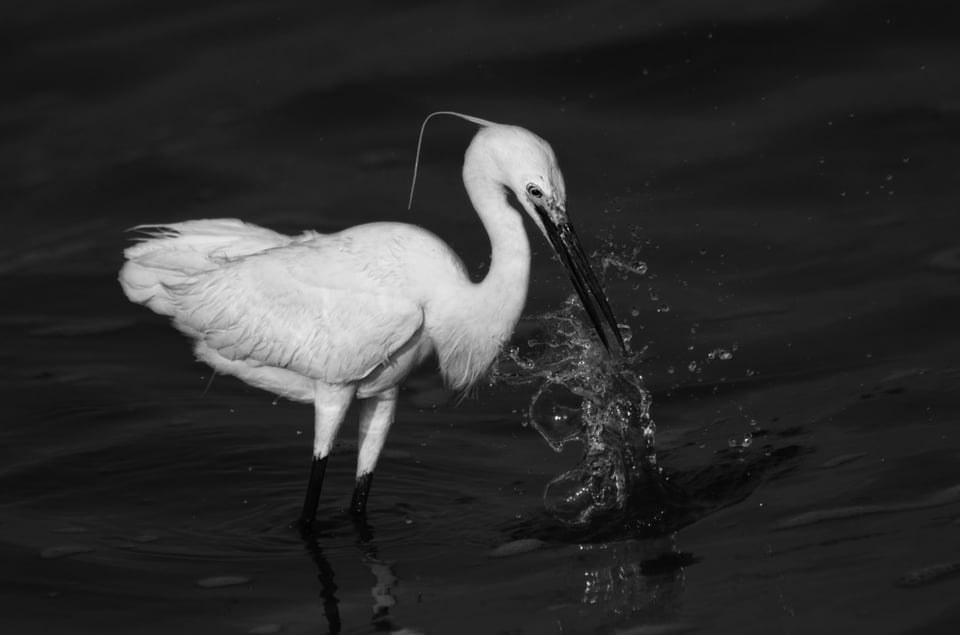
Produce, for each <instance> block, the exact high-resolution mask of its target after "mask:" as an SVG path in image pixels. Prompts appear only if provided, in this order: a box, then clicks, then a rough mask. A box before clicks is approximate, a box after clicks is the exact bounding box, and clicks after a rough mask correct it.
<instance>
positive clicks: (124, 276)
mask: <svg viewBox="0 0 960 635" xmlns="http://www.w3.org/2000/svg"><path fill="white" fill-rule="evenodd" d="M132 229H133V230H135V231H139V232H141V233H142V234H143V237H141V238H139V242H137V243H136V244H134V245H131V246H130V247H128V248H127V249H126V250H124V252H123V255H124V257H125V258H126V259H127V262H126V263H125V264H124V266H123V268H122V269H121V270H120V286H121V287H122V288H123V292H124V293H125V294H126V295H127V298H129V299H130V301H131V302H136V303H137V304H144V305H146V306H148V307H149V308H150V309H152V310H153V311H156V312H157V313H160V314H162V315H173V311H174V306H173V303H172V301H171V289H174V288H176V287H177V286H178V285H181V284H183V283H185V282H189V281H190V280H191V279H194V278H195V277H196V276H198V275H200V274H202V273H204V272H206V271H210V270H212V269H215V268H217V267H218V266H220V265H221V264H222V263H224V262H226V261H228V260H231V259H235V258H242V257H243V256H249V255H250V254H254V253H257V252H260V251H264V250H266V249H271V248H274V247H280V246H282V245H286V244H289V243H290V242H292V241H293V240H294V239H293V238H291V237H289V236H285V235H283V234H279V233H277V232H275V231H272V230H269V229H265V228H263V227H258V226H257V225H251V224H249V223H244V222H243V221H239V220H236V219H233V218H218V219H205V220H191V221H186V222H182V223H170V224H166V225H139V226H137V227H134V228H132Z"/></svg>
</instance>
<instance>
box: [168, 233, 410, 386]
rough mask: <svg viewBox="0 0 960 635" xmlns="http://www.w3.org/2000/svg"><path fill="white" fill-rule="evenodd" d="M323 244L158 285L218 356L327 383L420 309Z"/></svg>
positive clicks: (343, 378) (364, 365) (180, 323)
mask: <svg viewBox="0 0 960 635" xmlns="http://www.w3.org/2000/svg"><path fill="white" fill-rule="evenodd" d="M338 253H339V252H338V251H337V249H336V248H335V247H333V246H329V245H328V246H326V247H324V248H319V249H318V248H316V246H312V247H311V246H309V245H303V244H295V245H288V246H284V247H278V248H275V249H271V250H268V251H265V252H261V253H256V254H252V255H250V256H247V257H243V258H239V259H235V260H229V261H226V262H222V263H221V264H220V266H219V267H217V268H216V269H213V270H210V271H206V272H202V273H200V274H197V275H195V276H192V277H191V278H190V279H188V280H186V281H184V282H182V283H180V284H177V285H175V286H173V287H170V288H168V289H167V292H168V294H169V297H170V298H171V300H172V302H173V304H174V306H175V310H174V311H173V318H174V323H175V324H176V326H177V327H178V328H179V329H180V330H182V331H184V332H185V333H187V334H189V335H192V336H194V337H196V338H198V339H201V340H203V342H204V343H205V344H206V345H207V346H209V347H210V348H212V349H214V350H216V351H217V352H218V353H219V354H220V355H222V356H223V357H225V358H227V359H231V360H244V361H246V362H247V363H251V364H254V365H264V366H276V367H280V368H287V369H290V370H292V371H295V372H297V373H299V374H301V375H304V376H307V377H310V378H313V379H317V380H321V381H324V382H327V383H342V382H348V381H357V380H360V379H362V378H364V377H366V376H367V375H368V374H370V373H371V372H372V371H373V370H374V369H376V368H377V367H378V366H380V365H382V364H384V363H386V362H388V361H389V359H390V357H391V355H393V354H394V353H395V352H396V351H397V350H398V349H400V348H401V347H402V346H403V345H404V344H406V343H407V342H408V341H409V340H410V339H411V338H412V337H414V336H415V335H416V333H417V332H418V331H419V330H420V329H421V327H422V325H423V309H422V307H421V306H420V305H419V304H418V303H417V302H415V301H413V300H410V299H408V298H406V297H404V296H402V295H400V294H399V293H398V292H397V289H396V287H395V286H391V284H390V281H389V280H385V279H383V278H377V277H373V276H370V275H369V274H368V273H366V272H364V271H363V269H362V267H357V266H356V263H351V262H349V259H347V260H346V261H345V258H344V257H343V255H342V253H341V254H340V256H339V257H338Z"/></svg>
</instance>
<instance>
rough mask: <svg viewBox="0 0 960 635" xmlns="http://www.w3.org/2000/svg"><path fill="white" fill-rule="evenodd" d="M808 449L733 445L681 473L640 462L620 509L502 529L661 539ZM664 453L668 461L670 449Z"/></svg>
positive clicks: (523, 534) (526, 535)
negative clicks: (753, 449) (576, 520)
mask: <svg viewBox="0 0 960 635" xmlns="http://www.w3.org/2000/svg"><path fill="white" fill-rule="evenodd" d="M806 452H807V450H806V449H805V448H804V447H803V446H800V445H789V446H785V447H781V448H777V449H770V450H769V451H764V452H763V453H762V454H757V453H752V454H751V455H749V456H745V455H744V454H742V453H741V452H740V451H738V450H737V449H733V448H731V449H728V450H723V451H722V452H719V453H717V455H716V458H715V460H714V461H713V462H712V463H710V464H709V465H706V466H703V467H699V468H695V469H691V470H683V471H670V470H669V468H664V467H660V466H658V465H655V464H652V463H650V462H643V463H642V464H641V470H642V474H643V481H644V482H643V484H642V485H640V486H637V487H635V488H634V489H633V490H632V492H631V495H630V498H629V499H628V502H627V504H626V506H625V507H624V508H623V509H619V510H611V511H609V512H607V513H604V514H602V515H599V516H597V517H596V518H595V519H594V520H593V521H592V522H591V523H589V524H584V525H571V524H567V523H564V522H562V521H560V520H558V519H557V518H556V517H555V516H553V515H551V514H550V513H548V512H547V511H543V512H541V513H539V514H537V515H535V516H533V517H532V518H528V519H524V520H523V521H521V522H516V523H511V524H509V525H507V526H506V527H505V531H506V532H507V534H508V535H509V536H510V538H511V539H513V540H521V539H530V538H534V539H537V540H542V541H547V542H554V543H577V544H584V543H607V542H614V541H620V540H646V539H654V538H662V537H664V536H669V535H672V534H674V533H675V532H677V531H678V530H680V529H682V528H684V527H686V526H689V525H692V524H693V523H695V522H697V521H699V520H702V519H703V518H705V517H707V516H709V515H711V514H714V513H716V512H718V511H720V510H721V509H724V508H726V507H729V506H731V505H735V504H737V503H739V502H741V501H743V500H745V499H746V498H748V497H749V496H750V494H752V493H753V492H754V491H755V490H756V489H757V488H758V487H760V486H761V485H762V484H763V483H765V482H768V481H770V480H773V479H776V478H778V477H781V476H783V475H784V474H786V473H787V472H790V471H792V470H793V469H795V468H796V467H797V466H798V465H799V464H800V461H801V458H802V457H803V455H804V454H805V453H806ZM664 456H665V457H666V459H667V462H668V463H669V453H665V454H664ZM678 562H679V561H678ZM680 565H681V566H682V565H683V563H682V562H680Z"/></svg>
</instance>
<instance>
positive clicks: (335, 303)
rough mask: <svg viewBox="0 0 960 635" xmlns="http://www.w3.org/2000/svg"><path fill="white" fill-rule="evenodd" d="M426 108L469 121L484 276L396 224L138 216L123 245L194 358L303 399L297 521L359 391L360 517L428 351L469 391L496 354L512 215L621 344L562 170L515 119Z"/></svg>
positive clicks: (521, 267) (515, 288) (138, 279)
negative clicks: (307, 450) (141, 220)
mask: <svg viewBox="0 0 960 635" xmlns="http://www.w3.org/2000/svg"><path fill="white" fill-rule="evenodd" d="M436 114H449V115H455V116H458V117H461V118H463V119H466V120H468V121H470V122H473V123H475V124H478V125H479V126H480V130H479V131H478V132H477V133H476V135H475V136H474V138H473V140H472V142H471V143H470V145H469V147H468V148H467V151H466V154H465V157H464V162H463V181H464V185H465V186H466V190H467V194H468V195H469V198H470V201H471V202H472V204H473V207H474V208H475V210H476V212H477V214H478V215H479V216H480V220H481V221H482V223H483V226H484V228H485V229H486V231H487V234H488V235H489V239H490V245H491V248H492V255H491V259H490V267H489V270H488V272H487V275H486V277H485V278H484V279H483V280H482V281H481V282H479V283H474V282H472V281H471V280H470V278H469V277H468V275H467V273H466V269H465V267H464V265H463V263H462V262H461V261H460V259H459V258H458V257H457V255H456V254H455V253H454V252H453V251H452V250H451V249H450V247H448V246H447V245H446V244H445V243H444V242H443V241H441V240H440V239H439V238H437V237H436V236H435V235H434V234H432V233H430V232H428V231H426V230H425V229H422V228H420V227H417V226H414V225H408V224H403V223H386V222H383V223H371V224H365V225H358V226H356V227H351V228H349V229H345V230H343V231H341V232H338V233H335V234H318V233H316V232H312V231H307V232H304V233H303V234H300V235H299V236H285V235H283V234H279V233H276V232H274V231H271V230H269V229H264V228H262V227H257V226H255V225H250V224H247V223H244V222H241V221H239V220H235V219H216V220H209V219H208V220H192V221H186V222H181V223H172V224H168V225H151V226H142V227H140V228H139V229H144V230H146V231H147V237H146V238H143V239H142V240H141V241H140V242H138V243H137V244H135V245H133V246H131V247H129V248H128V249H127V250H126V251H125V252H124V255H125V257H126V260H127V261H126V263H125V264H124V266H123V268H122V269H121V271H120V284H121V286H122V287H123V290H124V292H125V293H126V295H127V297H128V298H129V299H130V300H131V301H133V302H137V303H139V304H144V305H146V306H147V307H149V308H150V309H152V310H153V311H155V312H156V313H159V314H162V315H167V316H170V317H171V318H172V319H173V324H174V326H175V327H176V328H178V329H179V330H180V331H182V332H183V333H185V334H186V335H188V336H190V337H191V338H193V340H194V351H195V354H196V356H197V358H198V359H200V360H201V361H203V362H206V363H207V364H209V365H210V366H212V367H213V369H214V370H215V371H216V372H219V373H223V374H227V375H233V376H235V377H238V378H240V379H242V380H243V381H245V382H247V383H248V384H251V385H253V386H256V387H258V388H263V389H265V390H268V391H270V392H273V393H275V394H277V395H280V396H283V397H287V398H289V399H293V400H296V401H303V402H313V404H314V410H315V427H314V440H313V463H312V468H311V472H310V480H309V485H308V487H307V495H306V499H305V501H304V505H303V512H302V515H301V524H302V525H304V526H309V525H311V524H312V522H313V520H314V518H315V515H316V510H317V503H318V499H319V496H320V489H321V487H322V484H323V476H324V472H325V470H326V465H327V458H328V456H329V454H330V451H331V449H332V447H333V443H334V440H335V438H336V436H337V432H338V431H339V429H340V425H341V424H342V423H343V420H344V417H345V415H346V412H347V408H348V406H349V405H350V403H351V402H352V401H353V400H354V399H360V400H362V402H361V406H360V432H359V456H358V459H357V472H356V486H355V489H354V493H353V499H352V501H351V505H350V510H351V511H352V512H354V513H356V514H361V515H362V514H363V513H364V512H365V510H366V502H367V497H368V495H369V492H370V483H371V479H372V476H373V471H374V468H375V467H376V464H377V458H378V457H379V455H380V451H381V449H382V448H383V444H384V441H385V439H386V436H387V432H388V430H389V429H390V426H391V425H392V423H393V419H394V412H395V410H396V405H397V389H398V386H399V384H400V383H401V382H402V381H403V380H404V378H405V377H407V375H408V374H409V373H410V372H411V371H412V370H413V369H414V368H415V367H416V366H417V365H418V364H420V363H421V362H422V361H424V359H426V358H427V357H428V356H430V355H432V354H435V355H436V356H437V358H438V360H439V365H440V371H441V373H442V375H443V378H444V380H445V382H446V384H447V385H448V386H449V387H451V388H453V389H455V390H466V389H467V388H469V387H470V386H471V385H473V384H474V383H475V382H476V381H477V380H478V379H479V378H481V377H482V376H483V375H484V374H485V373H486V372H487V370H488V369H489V368H490V366H491V365H492V364H493V362H494V360H495V358H496V356H497V354H498V352H499V351H500V349H501V347H502V346H503V344H504V343H505V342H506V341H507V340H508V339H509V337H510V335H511V333H512V331H513V328H514V327H515V326H516V323H517V321H518V320H519V318H520V313H521V311H522V310H523V306H524V302H525V301H526V296H527V286H528V279H529V273H530V245H529V243H528V240H527V235H526V232H525V231H524V228H523V219H522V217H521V214H520V210H522V211H523V212H526V213H527V214H528V215H529V216H530V218H531V219H532V220H533V223H534V224H535V225H536V226H537V227H538V228H539V229H540V231H541V232H543V234H544V235H545V236H546V237H547V239H548V240H549V242H550V244H551V245H552V246H553V248H554V249H555V250H556V252H557V254H558V255H559V256H560V258H561V259H562V261H563V263H564V264H565V266H566V268H567V269H568V272H569V274H570V277H571V279H572V281H573V284H574V286H575V287H576V290H577V292H578V293H579V295H580V298H581V300H582V301H583V304H584V307H585V308H586V310H587V313H588V315H589V316H590V319H591V321H592V322H593V325H594V327H595V328H596V331H597V334H598V335H599V337H600V339H601V341H602V342H603V345H604V346H605V347H607V348H608V349H609V342H608V339H607V334H606V333H605V332H604V325H603V323H602V321H601V314H602V316H603V318H605V319H606V321H607V324H608V325H609V328H610V331H611V332H612V333H613V334H614V336H615V337H616V339H617V341H618V342H619V344H620V346H621V347H623V340H622V338H621V335H620V332H619V330H618V328H617V322H616V320H615V319H614V316H613V312H612V311H611V309H610V305H609V303H608V302H607V299H606V297H605V296H604V294H603V290H602V288H601V286H600V283H599V281H598V280H597V278H596V276H595V275H594V273H593V271H592V270H591V269H590V265H589V262H588V260H587V257H586V255H585V254H584V251H583V248H582V247H581V245H580V242H579V240H578V239H577V236H576V234H575V233H574V231H573V228H572V227H571V225H570V222H569V220H568V218H567V213H566V210H565V204H566V192H565V189H564V182H563V176H562V175H561V173H560V169H559V167H558V166H557V160H556V158H555V157H554V153H553V150H552V149H551V148H550V146H549V145H548V144H547V142H546V141H544V140H543V139H541V138H540V137H538V136H537V135H535V134H533V133H531V132H530V131H528V130H525V129H524V128H520V127H517V126H509V125H502V124H497V123H493V122H490V121H485V120H483V119H478V118H475V117H470V116H467V115H461V114H459V113H450V112H443V113H433V115H436ZM433 115H430V116H429V117H427V119H426V120H425V121H424V122H423V127H422V128H421V131H420V135H421V136H420V138H421V140H422V137H423V130H424V127H425V126H426V124H427V121H429V119H430V117H432V116H433ZM417 153H418V158H419V145H418V148H417ZM414 175H416V172H415V173H414ZM508 190H509V191H510V192H512V193H513V195H514V197H515V200H516V202H517V203H519V206H520V210H517V209H515V208H514V207H513V206H512V205H511V204H510V202H509V200H508ZM411 197H412V190H411Z"/></svg>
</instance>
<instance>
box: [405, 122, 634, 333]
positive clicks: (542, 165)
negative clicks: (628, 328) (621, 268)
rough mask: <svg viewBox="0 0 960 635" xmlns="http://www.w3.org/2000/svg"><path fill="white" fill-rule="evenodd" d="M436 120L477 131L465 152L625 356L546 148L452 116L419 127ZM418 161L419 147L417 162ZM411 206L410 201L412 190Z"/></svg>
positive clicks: (524, 135)
mask: <svg viewBox="0 0 960 635" xmlns="http://www.w3.org/2000/svg"><path fill="white" fill-rule="evenodd" d="M439 114H448V115H455V116H457V117H460V118H462V119H466V120H467V121H471V122H473V123H475V124H478V125H480V126H481V129H480V131H479V132H477V135H476V136H475V137H474V139H473V142H472V143H471V144H470V149H469V150H467V152H468V153H470V152H479V153H482V160H483V162H484V164H485V166H484V167H485V169H484V174H485V175H486V176H487V177H491V178H495V179H496V180H497V181H499V182H500V183H502V184H503V185H504V186H505V187H507V188H509V189H510V190H511V191H512V192H513V194H514V196H515V197H516V200H517V202H519V204H520V205H521V207H523V209H524V211H526V213H527V214H528V215H529V216H530V218H531V219H532V220H533V222H534V224H535V225H536V226H537V227H538V228H539V229H540V231H541V232H542V233H543V235H544V236H545V237H546V238H547V240H548V241H549V242H550V245H551V246H552V247H553V249H554V251H556V253H557V256H559V258H560V260H561V261H562V262H563V264H564V266H565V267H566V269H567V272H568V273H569V274H570V280H571V281H572V282H573V286H574V288H576V290H577V294H578V295H579V296H580V300H581V302H582V303H583V306H584V308H585V309H586V311H587V315H588V316H589V317H590V321H591V322H592V323H593V326H594V328H595V329H596V331H597V335H598V336H599V338H600V341H601V342H602V343H603V345H604V347H605V348H606V349H607V350H608V351H609V350H610V344H609V339H608V337H607V333H606V331H605V330H604V324H603V320H602V319H601V315H602V317H603V318H604V319H605V320H606V324H607V326H608V327H609V330H610V332H611V333H613V335H614V337H615V338H616V340H617V342H618V343H619V344H620V348H621V349H623V350H625V349H626V346H625V345H624V342H623V336H622V335H621V334H620V329H619V328H618V326H617V321H616V318H614V315H613V310H612V309H611V308H610V303H609V301H608V300H607V297H606V295H605V294H604V292H603V287H602V286H601V285H600V281H599V280H598V279H597V276H596V274H595V273H594V272H593V269H592V268H591V267H590V261H589V259H588V258H587V255H586V253H584V251H583V246H582V245H581V244H580V240H579V238H578V237H577V234H576V233H575V232H574V230H573V225H571V223H570V219H569V218H568V217H567V191H566V187H565V186H564V182H563V174H561V172H560V167H559V166H558V164H557V158H556V156H555V155H554V153H553V149H552V148H551V147H550V144H548V143H547V142H546V141H544V140H543V139H541V138H540V137H538V136H537V135H535V134H533V133H532V132H530V131H529V130H526V129H525V128H521V127H519V126H508V125H503V124H497V123H493V122H491V121H486V120H483V119H478V118H476V117H471V116H469V115H462V114H460V113H455V112H437V113H433V114H431V115H430V116H428V117H427V119H426V120H425V121H424V122H423V126H424V127H425V126H426V125H427V121H429V120H430V117H433V116H434V115H439ZM420 138H421V141H422V139H423V128H421V130H420ZM419 155H420V144H419V143H418V144H417V157H418V158H419ZM464 178H465V179H467V178H469V175H467V174H466V173H465V174H464ZM414 181H416V166H415V167H414ZM410 200H411V202H412V201H413V189H412V188H411V190H410Z"/></svg>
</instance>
